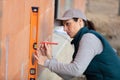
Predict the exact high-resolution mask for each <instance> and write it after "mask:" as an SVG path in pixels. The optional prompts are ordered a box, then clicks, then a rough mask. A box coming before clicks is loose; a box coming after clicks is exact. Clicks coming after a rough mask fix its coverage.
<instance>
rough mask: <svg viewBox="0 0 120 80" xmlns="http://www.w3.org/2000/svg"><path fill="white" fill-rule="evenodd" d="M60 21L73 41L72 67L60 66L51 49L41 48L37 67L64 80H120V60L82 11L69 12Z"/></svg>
mask: <svg viewBox="0 0 120 80" xmlns="http://www.w3.org/2000/svg"><path fill="white" fill-rule="evenodd" d="M58 21H59V22H62V24H61V25H63V26H64V31H66V33H67V34H68V35H69V36H70V37H71V38H73V40H72V41H71V44H74V54H73V60H72V62H71V63H69V64H63V63H60V62H58V61H57V60H56V59H54V58H52V54H51V53H50V47H49V45H48V44H42V45H40V47H39V49H38V51H37V55H35V57H36V59H37V60H38V64H40V65H43V66H44V67H47V68H48V69H50V70H51V71H53V72H55V73H57V74H58V75H60V76H61V77H62V78H63V79H65V80H70V79H71V78H73V77H77V76H81V75H82V74H84V75H86V78H87V80H120V76H119V74H120V58H119V57H118V56H117V54H116V52H115V51H114V50H113V48H112V47H111V45H110V44H109V43H108V41H107V40H106V39H105V38H104V37H103V36H102V35H101V34H100V33H98V32H96V31H95V28H94V24H93V23H92V22H91V21H88V20H87V18H86V16H85V15H84V14H83V13H82V12H81V11H79V10H76V9H70V10H67V11H66V12H65V13H64V15H63V17H62V18H60V19H58Z"/></svg>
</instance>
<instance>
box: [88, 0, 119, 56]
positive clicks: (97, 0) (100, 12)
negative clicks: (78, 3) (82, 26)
mask: <svg viewBox="0 0 120 80" xmlns="http://www.w3.org/2000/svg"><path fill="white" fill-rule="evenodd" d="M87 1H88V2H87V10H86V14H87V17H88V19H89V20H92V21H93V22H94V23H95V26H96V29H97V31H98V32H100V33H102V34H103V35H104V36H105V37H106V38H107V39H108V40H109V42H110V44H111V45H112V46H113V47H114V48H115V49H116V50H117V51H118V53H119V55H120V16H118V7H119V0H87Z"/></svg>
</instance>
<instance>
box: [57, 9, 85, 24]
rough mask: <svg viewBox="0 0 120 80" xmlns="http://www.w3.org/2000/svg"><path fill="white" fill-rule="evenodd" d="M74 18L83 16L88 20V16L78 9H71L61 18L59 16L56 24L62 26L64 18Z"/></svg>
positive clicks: (82, 17)
mask: <svg viewBox="0 0 120 80" xmlns="http://www.w3.org/2000/svg"><path fill="white" fill-rule="evenodd" d="M72 18H81V19H83V20H85V21H86V20H87V18H86V16H85V15H84V14H83V13H82V12H81V11H80V10H78V9H69V10H67V11H65V13H64V14H63V16H62V17H61V18H58V19H56V20H55V25H56V26H62V21H64V20H69V19H72Z"/></svg>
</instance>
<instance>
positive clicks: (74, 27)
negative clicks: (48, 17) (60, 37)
mask: <svg viewBox="0 0 120 80" xmlns="http://www.w3.org/2000/svg"><path fill="white" fill-rule="evenodd" d="M63 26H64V31H65V32H66V33H67V34H68V35H69V36H70V37H71V38H74V36H75V35H76V34H77V32H78V31H79V30H80V28H81V19H78V21H77V22H76V21H74V20H73V19H69V20H65V21H63Z"/></svg>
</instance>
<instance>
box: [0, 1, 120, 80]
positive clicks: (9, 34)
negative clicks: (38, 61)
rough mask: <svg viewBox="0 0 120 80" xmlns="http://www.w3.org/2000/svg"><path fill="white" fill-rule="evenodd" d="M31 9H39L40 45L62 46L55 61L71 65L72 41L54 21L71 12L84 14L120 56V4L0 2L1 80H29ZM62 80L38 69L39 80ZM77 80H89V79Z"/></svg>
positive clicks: (97, 2) (110, 2) (53, 49)
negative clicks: (44, 42)
mask: <svg viewBox="0 0 120 80" xmlns="http://www.w3.org/2000/svg"><path fill="white" fill-rule="evenodd" d="M31 7H39V11H40V15H39V22H38V24H39V26H38V27H39V30H38V31H39V32H38V35H39V37H38V41H39V42H40V41H44V40H50V41H53V42H58V43H59V44H58V45H57V46H52V54H53V57H55V58H57V59H58V61H60V62H64V63H69V62H70V61H71V59H72V54H73V46H72V45H71V44H70V41H71V39H70V38H69V37H68V36H67V34H66V33H65V32H64V31H63V28H62V27H59V26H55V25H54V21H55V19H56V18H59V17H61V16H62V15H63V13H64V11H66V10H68V9H70V8H77V9H80V10H81V11H82V12H84V13H85V14H86V16H87V18H88V19H89V20H92V21H93V22H94V24H95V27H96V30H97V31H98V32H100V33H101V34H103V35H104V36H105V37H106V38H107V39H108V41H109V42H110V44H111V45H112V46H113V48H115V49H116V51H117V52H118V55H120V0H20V1H18V0H0V80H28V64H29V37H30V12H31ZM56 79H57V80H62V79H61V78H60V77H59V76H57V75H56V74H55V73H53V72H51V71H49V70H48V69H45V68H43V67H41V66H39V65H38V74H37V80H56ZM73 80H86V79H85V76H84V75H83V76H82V77H78V78H75V79H73Z"/></svg>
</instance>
